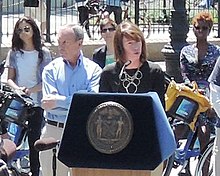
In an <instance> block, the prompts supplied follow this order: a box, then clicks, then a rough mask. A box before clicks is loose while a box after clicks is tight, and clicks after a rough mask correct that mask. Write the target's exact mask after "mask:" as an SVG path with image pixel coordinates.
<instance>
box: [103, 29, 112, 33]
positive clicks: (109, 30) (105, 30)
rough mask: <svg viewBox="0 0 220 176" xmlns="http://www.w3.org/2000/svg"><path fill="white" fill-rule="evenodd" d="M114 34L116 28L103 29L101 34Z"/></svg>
mask: <svg viewBox="0 0 220 176" xmlns="http://www.w3.org/2000/svg"><path fill="white" fill-rule="evenodd" d="M107 31H108V32H113V31H115V28H105V29H102V30H101V33H106V32H107Z"/></svg>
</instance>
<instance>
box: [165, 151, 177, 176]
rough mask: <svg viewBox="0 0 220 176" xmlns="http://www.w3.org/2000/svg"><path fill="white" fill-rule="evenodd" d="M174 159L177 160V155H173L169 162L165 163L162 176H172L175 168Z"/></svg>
mask: <svg viewBox="0 0 220 176" xmlns="http://www.w3.org/2000/svg"><path fill="white" fill-rule="evenodd" d="M174 158H175V155H174V154H172V155H171V156H170V157H169V158H168V159H167V160H165V161H164V166H163V173H162V176H169V175H170V173H171V170H172V168H173V162H174Z"/></svg>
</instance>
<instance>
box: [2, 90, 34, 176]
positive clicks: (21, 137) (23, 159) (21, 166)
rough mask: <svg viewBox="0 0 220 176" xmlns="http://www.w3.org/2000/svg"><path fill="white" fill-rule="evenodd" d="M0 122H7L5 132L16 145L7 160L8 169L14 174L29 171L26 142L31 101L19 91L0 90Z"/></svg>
mask: <svg viewBox="0 0 220 176" xmlns="http://www.w3.org/2000/svg"><path fill="white" fill-rule="evenodd" d="M0 100H1V107H0V120H1V122H0V124H1V125H2V123H3V122H7V123H8V126H7V132H8V134H9V136H10V138H11V141H13V142H14V143H15V145H16V152H15V155H14V156H13V157H12V158H11V160H9V161H8V162H7V167H8V169H9V170H10V171H11V172H12V173H13V175H15V176H17V175H18V176H19V175H20V176H25V175H28V174H29V172H30V168H29V147H28V144H27V130H28V117H29V116H31V115H32V113H33V112H32V110H31V109H32V107H33V105H34V104H33V102H32V101H31V99H30V97H28V96H26V95H22V94H21V93H19V92H17V91H16V92H13V91H11V92H8V91H2V90H1V91H0Z"/></svg>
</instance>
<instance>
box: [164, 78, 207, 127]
mask: <svg viewBox="0 0 220 176" xmlns="http://www.w3.org/2000/svg"><path fill="white" fill-rule="evenodd" d="M165 102H166V112H167V114H168V115H170V116H171V117H174V118H177V119H180V120H183V121H184V122H186V123H188V124H191V123H192V124H191V126H192V128H193V127H194V123H195V122H196V120H197V118H198V115H199V113H201V112H205V111H207V110H208V109H209V108H211V105H210V103H209V100H208V99H207V98H206V97H205V96H204V95H202V94H200V93H199V91H198V86H197V84H196V82H194V83H193V88H190V87H188V86H186V85H183V84H178V83H176V82H175V81H171V82H170V84H169V86H168V88H167V91H166V98H165Z"/></svg>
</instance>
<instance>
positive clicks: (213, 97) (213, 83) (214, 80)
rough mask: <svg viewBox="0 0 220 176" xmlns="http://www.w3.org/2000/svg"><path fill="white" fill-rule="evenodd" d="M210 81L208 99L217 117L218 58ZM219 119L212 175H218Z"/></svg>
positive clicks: (219, 97)
mask: <svg viewBox="0 0 220 176" xmlns="http://www.w3.org/2000/svg"><path fill="white" fill-rule="evenodd" d="M208 81H209V82H210V85H209V86H210V101H211V103H212V105H213V108H214V110H215V112H216V114H217V116H218V117H220V59H218V60H217V62H216V64H215V67H214V69H213V71H212V73H211V75H210V77H209V79H208ZM219 148H220V121H219V119H218V123H217V130H216V136H215V143H214V148H213V154H214V158H215V159H214V176H220V167H219V162H220V149H219Z"/></svg>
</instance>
